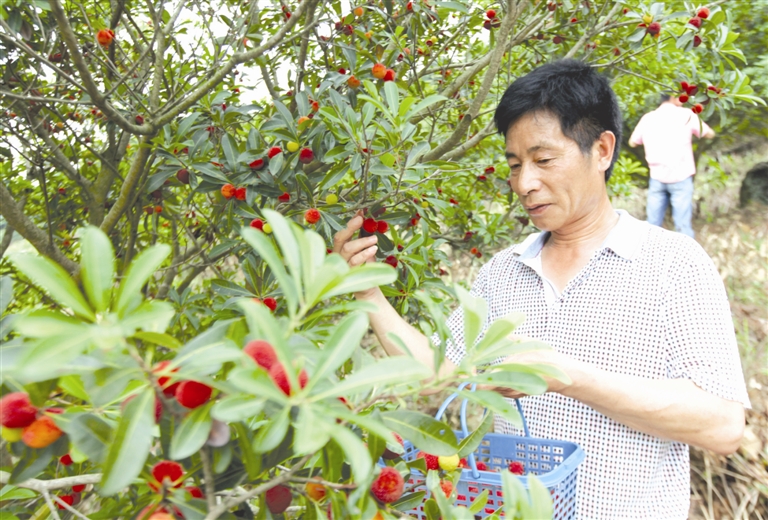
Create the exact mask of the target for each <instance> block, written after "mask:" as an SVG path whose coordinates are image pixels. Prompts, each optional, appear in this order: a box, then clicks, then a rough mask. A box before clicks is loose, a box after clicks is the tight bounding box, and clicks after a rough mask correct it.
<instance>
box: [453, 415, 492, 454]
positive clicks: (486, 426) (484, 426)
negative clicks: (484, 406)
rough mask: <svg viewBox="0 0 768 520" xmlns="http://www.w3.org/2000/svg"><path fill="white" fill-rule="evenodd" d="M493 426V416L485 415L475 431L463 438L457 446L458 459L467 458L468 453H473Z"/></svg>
mask: <svg viewBox="0 0 768 520" xmlns="http://www.w3.org/2000/svg"><path fill="white" fill-rule="evenodd" d="M492 426H493V414H492V413H486V414H485V418H484V419H483V422H482V423H480V426H478V427H477V429H476V430H475V431H473V432H472V433H470V434H469V435H467V436H466V437H464V439H462V441H461V443H460V444H459V457H468V456H469V454H470V453H474V452H475V450H476V449H477V448H478V446H480V443H482V442H483V437H484V436H485V434H486V433H488V432H489V431H491V427H492Z"/></svg>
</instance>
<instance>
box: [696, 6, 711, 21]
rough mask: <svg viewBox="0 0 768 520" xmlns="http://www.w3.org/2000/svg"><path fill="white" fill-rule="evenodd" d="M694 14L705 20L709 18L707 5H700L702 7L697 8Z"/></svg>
mask: <svg viewBox="0 0 768 520" xmlns="http://www.w3.org/2000/svg"><path fill="white" fill-rule="evenodd" d="M696 16H698V17H699V18H702V19H704V20H706V19H707V18H709V8H708V7H702V8H700V9H699V10H698V11H697V12H696Z"/></svg>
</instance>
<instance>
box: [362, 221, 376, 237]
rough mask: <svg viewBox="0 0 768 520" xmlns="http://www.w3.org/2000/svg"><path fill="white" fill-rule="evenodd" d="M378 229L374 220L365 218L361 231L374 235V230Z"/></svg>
mask: <svg viewBox="0 0 768 520" xmlns="http://www.w3.org/2000/svg"><path fill="white" fill-rule="evenodd" d="M378 228H379V225H378V223H377V222H376V219H373V218H367V219H365V220H364V221H363V229H364V230H365V231H366V232H367V233H375V232H376V230H377V229H378Z"/></svg>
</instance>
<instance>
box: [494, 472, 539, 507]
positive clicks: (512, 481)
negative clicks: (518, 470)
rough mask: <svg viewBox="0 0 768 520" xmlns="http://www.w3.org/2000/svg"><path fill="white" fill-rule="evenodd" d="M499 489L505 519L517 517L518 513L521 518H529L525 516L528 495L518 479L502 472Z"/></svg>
mask: <svg viewBox="0 0 768 520" xmlns="http://www.w3.org/2000/svg"><path fill="white" fill-rule="evenodd" d="M501 487H502V494H503V495H504V515H505V516H506V517H507V518H515V517H519V516H518V515H517V513H518V511H520V513H522V518H531V517H530V516H527V514H528V513H529V510H528V509H529V508H528V493H527V492H526V491H525V486H523V484H522V482H520V479H519V478H517V477H516V476H514V475H513V474H512V473H510V472H509V471H502V472H501ZM550 518H551V517H550Z"/></svg>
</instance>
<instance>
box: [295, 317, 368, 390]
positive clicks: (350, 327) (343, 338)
mask: <svg viewBox="0 0 768 520" xmlns="http://www.w3.org/2000/svg"><path fill="white" fill-rule="evenodd" d="M367 331H368V317H367V316H366V315H365V314H363V313H362V312H355V313H353V314H349V315H347V316H345V317H344V319H342V320H341V321H340V322H339V323H338V325H336V327H334V330H333V334H331V337H330V338H328V340H327V341H326V342H325V350H324V356H323V357H322V359H321V361H320V362H319V363H318V366H317V368H316V370H315V373H314V375H313V377H312V379H311V380H310V381H309V382H308V383H307V389H308V391H310V390H311V388H312V387H313V386H314V383H316V382H317V381H319V380H321V379H324V378H326V377H328V376H329V375H331V374H333V373H334V372H335V371H336V369H338V368H339V367H340V366H341V365H343V364H344V362H345V361H347V360H348V359H349V358H350V357H351V356H352V354H353V353H354V352H355V350H356V349H357V348H358V347H359V346H360V341H361V340H362V339H363V336H364V335H365V333H366V332H367Z"/></svg>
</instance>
